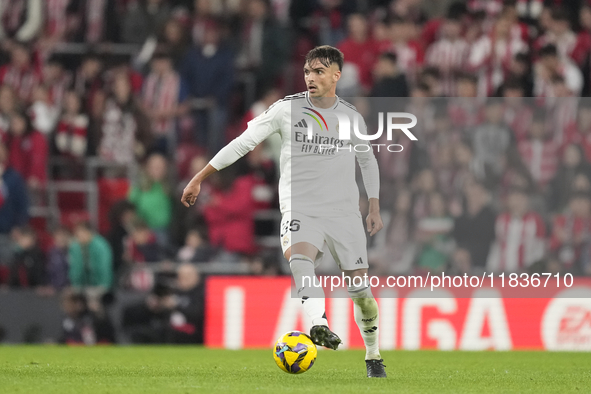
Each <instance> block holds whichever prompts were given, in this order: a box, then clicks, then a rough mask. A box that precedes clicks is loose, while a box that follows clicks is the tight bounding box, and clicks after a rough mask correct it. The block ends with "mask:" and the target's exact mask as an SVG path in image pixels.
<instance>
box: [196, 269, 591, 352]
mask: <svg viewBox="0 0 591 394" xmlns="http://www.w3.org/2000/svg"><path fill="white" fill-rule="evenodd" d="M575 279H576V281H575V283H576V286H572V287H569V288H567V287H560V288H555V289H553V290H552V292H551V294H550V293H546V294H547V296H545V297H544V298H531V297H530V298H515V294H516V293H515V291H514V289H510V288H509V289H508V288H497V287H489V288H475V289H465V288H464V289H459V290H457V289H453V288H452V289H435V290H434V291H430V290H429V289H421V288H419V289H409V288H380V289H374V290H373V293H374V296H375V297H376V298H377V299H378V303H379V305H380V348H381V349H384V350H388V349H409V350H412V349H441V350H454V349H459V350H511V349H546V350H581V351H591V279H588V278H575ZM290 285H291V279H290V278H289V277H227V276H225V277H210V278H208V281H207V286H206V319H205V344H206V345H207V346H209V347H216V348H229V349H241V348H261V347H270V346H271V345H272V344H274V342H275V341H276V340H277V338H278V337H279V336H280V335H282V334H284V333H285V332H287V331H291V330H303V331H308V330H309V328H310V322H309V321H308V318H307V316H306V315H305V313H304V310H303V308H302V306H301V301H300V300H299V299H298V298H293V297H292V294H291V289H290ZM339 292H343V294H338V293H339ZM332 295H333V297H332V298H327V300H326V314H327V317H328V321H329V324H330V326H331V329H332V330H333V331H334V332H336V333H337V334H338V335H339V336H340V337H341V339H342V340H343V345H344V346H343V347H344V348H347V347H348V348H361V347H363V341H362V339H361V336H360V335H359V330H358V328H357V325H356V324H355V321H354V319H353V305H352V302H351V300H350V299H349V298H348V297H347V292H346V290H344V289H336V290H334V292H333V293H332ZM337 295H338V297H336V296H337Z"/></svg>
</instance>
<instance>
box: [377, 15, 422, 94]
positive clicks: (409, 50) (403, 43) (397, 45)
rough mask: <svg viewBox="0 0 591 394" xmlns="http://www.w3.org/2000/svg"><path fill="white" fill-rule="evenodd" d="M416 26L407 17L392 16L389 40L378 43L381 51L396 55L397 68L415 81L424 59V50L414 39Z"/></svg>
mask: <svg viewBox="0 0 591 394" xmlns="http://www.w3.org/2000/svg"><path fill="white" fill-rule="evenodd" d="M416 30H417V26H416V25H415V24H414V23H413V22H412V21H411V20H409V19H405V18H402V19H401V18H393V19H391V20H390V25H389V32H388V33H389V40H388V41H387V42H383V43H381V44H380V48H379V49H380V51H381V52H384V51H386V52H391V53H393V54H395V55H396V59H397V62H398V68H399V70H400V71H401V72H402V73H403V74H405V75H406V76H407V77H408V78H409V81H411V82H415V81H416V79H417V75H418V73H419V72H420V70H421V68H422V67H423V63H424V61H425V51H424V49H423V47H422V45H421V44H420V43H419V42H418V41H417V40H416V39H415V38H416V36H417V34H416Z"/></svg>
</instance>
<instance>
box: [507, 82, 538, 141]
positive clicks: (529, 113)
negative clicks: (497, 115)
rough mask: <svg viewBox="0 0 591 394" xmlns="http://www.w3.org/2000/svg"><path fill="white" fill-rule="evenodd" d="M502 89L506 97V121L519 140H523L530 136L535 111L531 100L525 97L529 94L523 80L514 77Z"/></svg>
mask: <svg viewBox="0 0 591 394" xmlns="http://www.w3.org/2000/svg"><path fill="white" fill-rule="evenodd" d="M501 91H502V96H503V97H504V98H505V110H504V112H505V114H504V120H505V123H506V124H507V125H508V126H509V127H510V128H511V130H513V134H514V137H515V139H516V140H517V142H521V141H523V140H524V139H526V138H527V137H528V132H529V129H530V127H531V122H532V117H533V113H534V111H533V109H532V108H531V106H530V104H531V103H530V100H528V99H526V98H525V97H529V96H526V95H525V87H524V85H523V83H522V82H521V80H519V79H516V78H513V77H512V78H510V79H507V80H506V82H505V83H504V84H503V86H502V87H501Z"/></svg>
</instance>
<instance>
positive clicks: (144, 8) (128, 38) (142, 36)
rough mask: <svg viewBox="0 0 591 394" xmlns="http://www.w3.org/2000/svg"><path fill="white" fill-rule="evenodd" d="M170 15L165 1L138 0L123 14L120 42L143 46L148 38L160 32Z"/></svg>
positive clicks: (168, 6)
mask: <svg viewBox="0 0 591 394" xmlns="http://www.w3.org/2000/svg"><path fill="white" fill-rule="evenodd" d="M170 13H171V9H170V5H169V4H168V2H167V1H165V0H138V1H137V2H136V4H135V5H132V6H130V7H129V8H128V9H127V12H126V13H125V14H124V17H123V20H122V22H121V40H122V41H123V42H125V43H129V44H143V43H144V42H145V41H146V39H147V38H148V37H151V36H155V35H156V34H157V33H159V32H160V31H161V29H162V28H163V27H164V24H165V23H166V21H167V20H168V18H169V17H170Z"/></svg>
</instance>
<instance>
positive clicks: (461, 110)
mask: <svg viewBox="0 0 591 394" xmlns="http://www.w3.org/2000/svg"><path fill="white" fill-rule="evenodd" d="M456 88H457V96H458V98H455V99H451V100H449V104H448V108H449V109H448V110H449V116H450V118H451V122H452V124H453V125H454V126H456V127H458V128H460V129H461V130H463V131H467V130H470V129H472V128H474V127H475V126H477V125H480V124H481V123H482V121H483V119H484V114H483V112H484V111H483V103H482V101H481V100H478V99H476V96H477V94H478V78H477V77H476V76H475V75H473V74H465V73H464V74H459V75H458V77H457V82H456ZM468 139H472V136H468Z"/></svg>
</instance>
